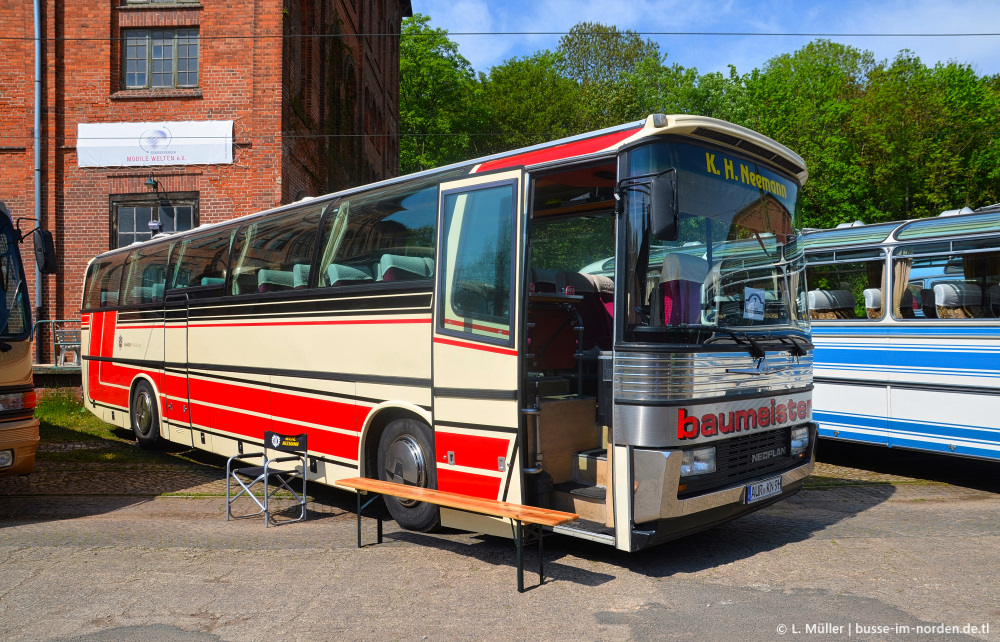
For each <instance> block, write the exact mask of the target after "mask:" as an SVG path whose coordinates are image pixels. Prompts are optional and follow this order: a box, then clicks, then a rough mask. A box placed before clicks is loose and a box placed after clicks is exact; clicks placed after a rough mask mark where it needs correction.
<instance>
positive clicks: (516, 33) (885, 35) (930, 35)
mask: <svg viewBox="0 0 1000 642" xmlns="http://www.w3.org/2000/svg"><path fill="white" fill-rule="evenodd" d="M184 28H198V25H190V26H184V25H178V26H172V27H170V28H169V29H184ZM126 29H128V30H136V29H166V28H165V27H136V28H133V27H127V28H122V31H125V30H126ZM625 33H628V34H635V35H638V36H705V37H724V38H728V37H740V38H743V37H760V38H977V37H985V38H991V37H997V36H1000V32H966V33H960V32H949V33H926V32H924V33H919V32H912V33H887V32H873V33H848V32H840V33H832V32H831V33H821V32H789V33H778V32H759V31H638V32H636V31H629V32H620V33H617V34H615V33H608V32H606V31H578V32H573V35H581V36H606V37H617V36H619V35H624V34H625ZM442 35H444V36H448V37H459V36H461V37H466V36H567V35H570V32H569V31H446V32H430V33H427V32H421V33H358V34H353V33H330V34H284V33H282V34H252V35H247V36H240V35H225V36H204V35H199V39H200V40H269V39H278V40H285V39H314V38H427V37H440V36H442ZM39 39H40V40H42V41H44V42H110V41H115V40H120V41H124V40H125V36H122V37H119V38H111V37H104V38H86V37H69V36H63V37H59V38H55V37H48V36H43V37H41V38H39ZM4 40H11V41H22V42H30V41H34V40H36V38H35V37H34V36H0V41H4Z"/></svg>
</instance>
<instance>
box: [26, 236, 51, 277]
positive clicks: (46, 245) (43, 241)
mask: <svg viewBox="0 0 1000 642" xmlns="http://www.w3.org/2000/svg"><path fill="white" fill-rule="evenodd" d="M31 240H32V242H33V243H34V246H35V265H36V266H37V267H38V271H39V272H41V273H42V274H55V273H56V244H55V242H54V241H53V240H52V232H50V231H48V230H42V229H37V230H35V231H34V232H33V233H32V234H31Z"/></svg>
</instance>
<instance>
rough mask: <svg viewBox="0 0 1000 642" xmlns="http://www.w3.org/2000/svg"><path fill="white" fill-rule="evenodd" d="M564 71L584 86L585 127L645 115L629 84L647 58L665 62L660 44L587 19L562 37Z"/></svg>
mask: <svg viewBox="0 0 1000 642" xmlns="http://www.w3.org/2000/svg"><path fill="white" fill-rule="evenodd" d="M558 52H559V54H560V60H561V69H562V73H563V74H564V75H565V76H566V77H567V78H569V79H570V80H573V81H574V82H576V84H577V85H578V87H579V102H580V115H581V118H582V122H581V124H582V126H583V128H584V131H587V130H592V129H599V128H602V127H610V126H612V125H619V124H621V123H623V122H627V121H629V120H635V119H637V118H639V117H640V116H641V115H642V114H640V113H639V112H640V109H639V106H638V105H637V101H636V98H635V95H634V91H633V88H632V86H631V85H630V83H629V82H628V75H629V74H633V73H635V72H636V70H637V69H638V68H639V66H640V65H641V64H642V63H643V62H644V61H646V60H647V59H652V60H654V61H655V62H656V64H659V62H660V60H661V57H660V47H659V45H657V44H656V43H655V42H653V41H652V40H648V39H647V40H643V39H642V38H641V37H640V36H639V34H637V33H636V32H634V31H618V29H617V28H616V27H613V26H611V27H609V26H607V25H602V24H598V23H593V22H581V23H578V24H577V25H576V26H574V27H573V28H572V29H570V30H569V33H567V34H566V35H565V36H563V37H562V38H560V39H559V50H558Z"/></svg>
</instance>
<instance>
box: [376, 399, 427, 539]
mask: <svg viewBox="0 0 1000 642" xmlns="http://www.w3.org/2000/svg"><path fill="white" fill-rule="evenodd" d="M378 478H379V479H381V480H383V481H390V482H395V483H397V484H406V485H408V486H419V487H421V488H437V466H435V464H434V447H433V437H432V434H431V429H430V427H429V426H428V425H427V424H425V423H423V422H421V421H417V420H415V419H397V420H395V421H393V422H390V423H389V425H388V426H386V428H385V431H384V432H383V433H382V438H381V439H379V443H378ZM383 498H384V500H385V506H386V508H388V509H389V514H390V515H392V518H393V519H394V520H396V523H397V524H399V525H400V526H402V527H403V528H406V529H408V530H411V531H421V532H425V533H426V532H429V531H432V530H435V529H436V528H437V527H438V526H439V525H440V524H441V511H440V510H439V509H438V507H437V506H436V505H434V504H428V503H426V502H418V501H414V500H408V499H402V498H399V497H390V496H388V495H383Z"/></svg>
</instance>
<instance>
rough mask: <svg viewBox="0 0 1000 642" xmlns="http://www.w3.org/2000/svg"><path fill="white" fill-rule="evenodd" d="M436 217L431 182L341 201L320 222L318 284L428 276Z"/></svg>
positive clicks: (423, 278) (431, 267)
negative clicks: (321, 234)
mask: <svg viewBox="0 0 1000 642" xmlns="http://www.w3.org/2000/svg"><path fill="white" fill-rule="evenodd" d="M436 220H437V183H436V182H435V183H434V184H432V185H427V184H424V185H407V186H402V187H398V186H397V187H393V188H386V189H381V190H376V191H374V192H370V193H368V194H362V195H360V196H359V197H357V198H354V199H351V200H350V201H341V202H340V203H338V205H337V208H336V210H335V211H333V212H331V213H330V215H329V216H328V217H327V221H326V224H325V225H324V230H323V243H324V246H323V247H324V250H323V258H322V260H321V261H320V273H319V284H320V286H324V287H325V286H340V285H359V284H364V283H366V282H368V283H371V282H386V281H429V280H430V279H431V278H432V277H433V276H434V233H435V223H436Z"/></svg>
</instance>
